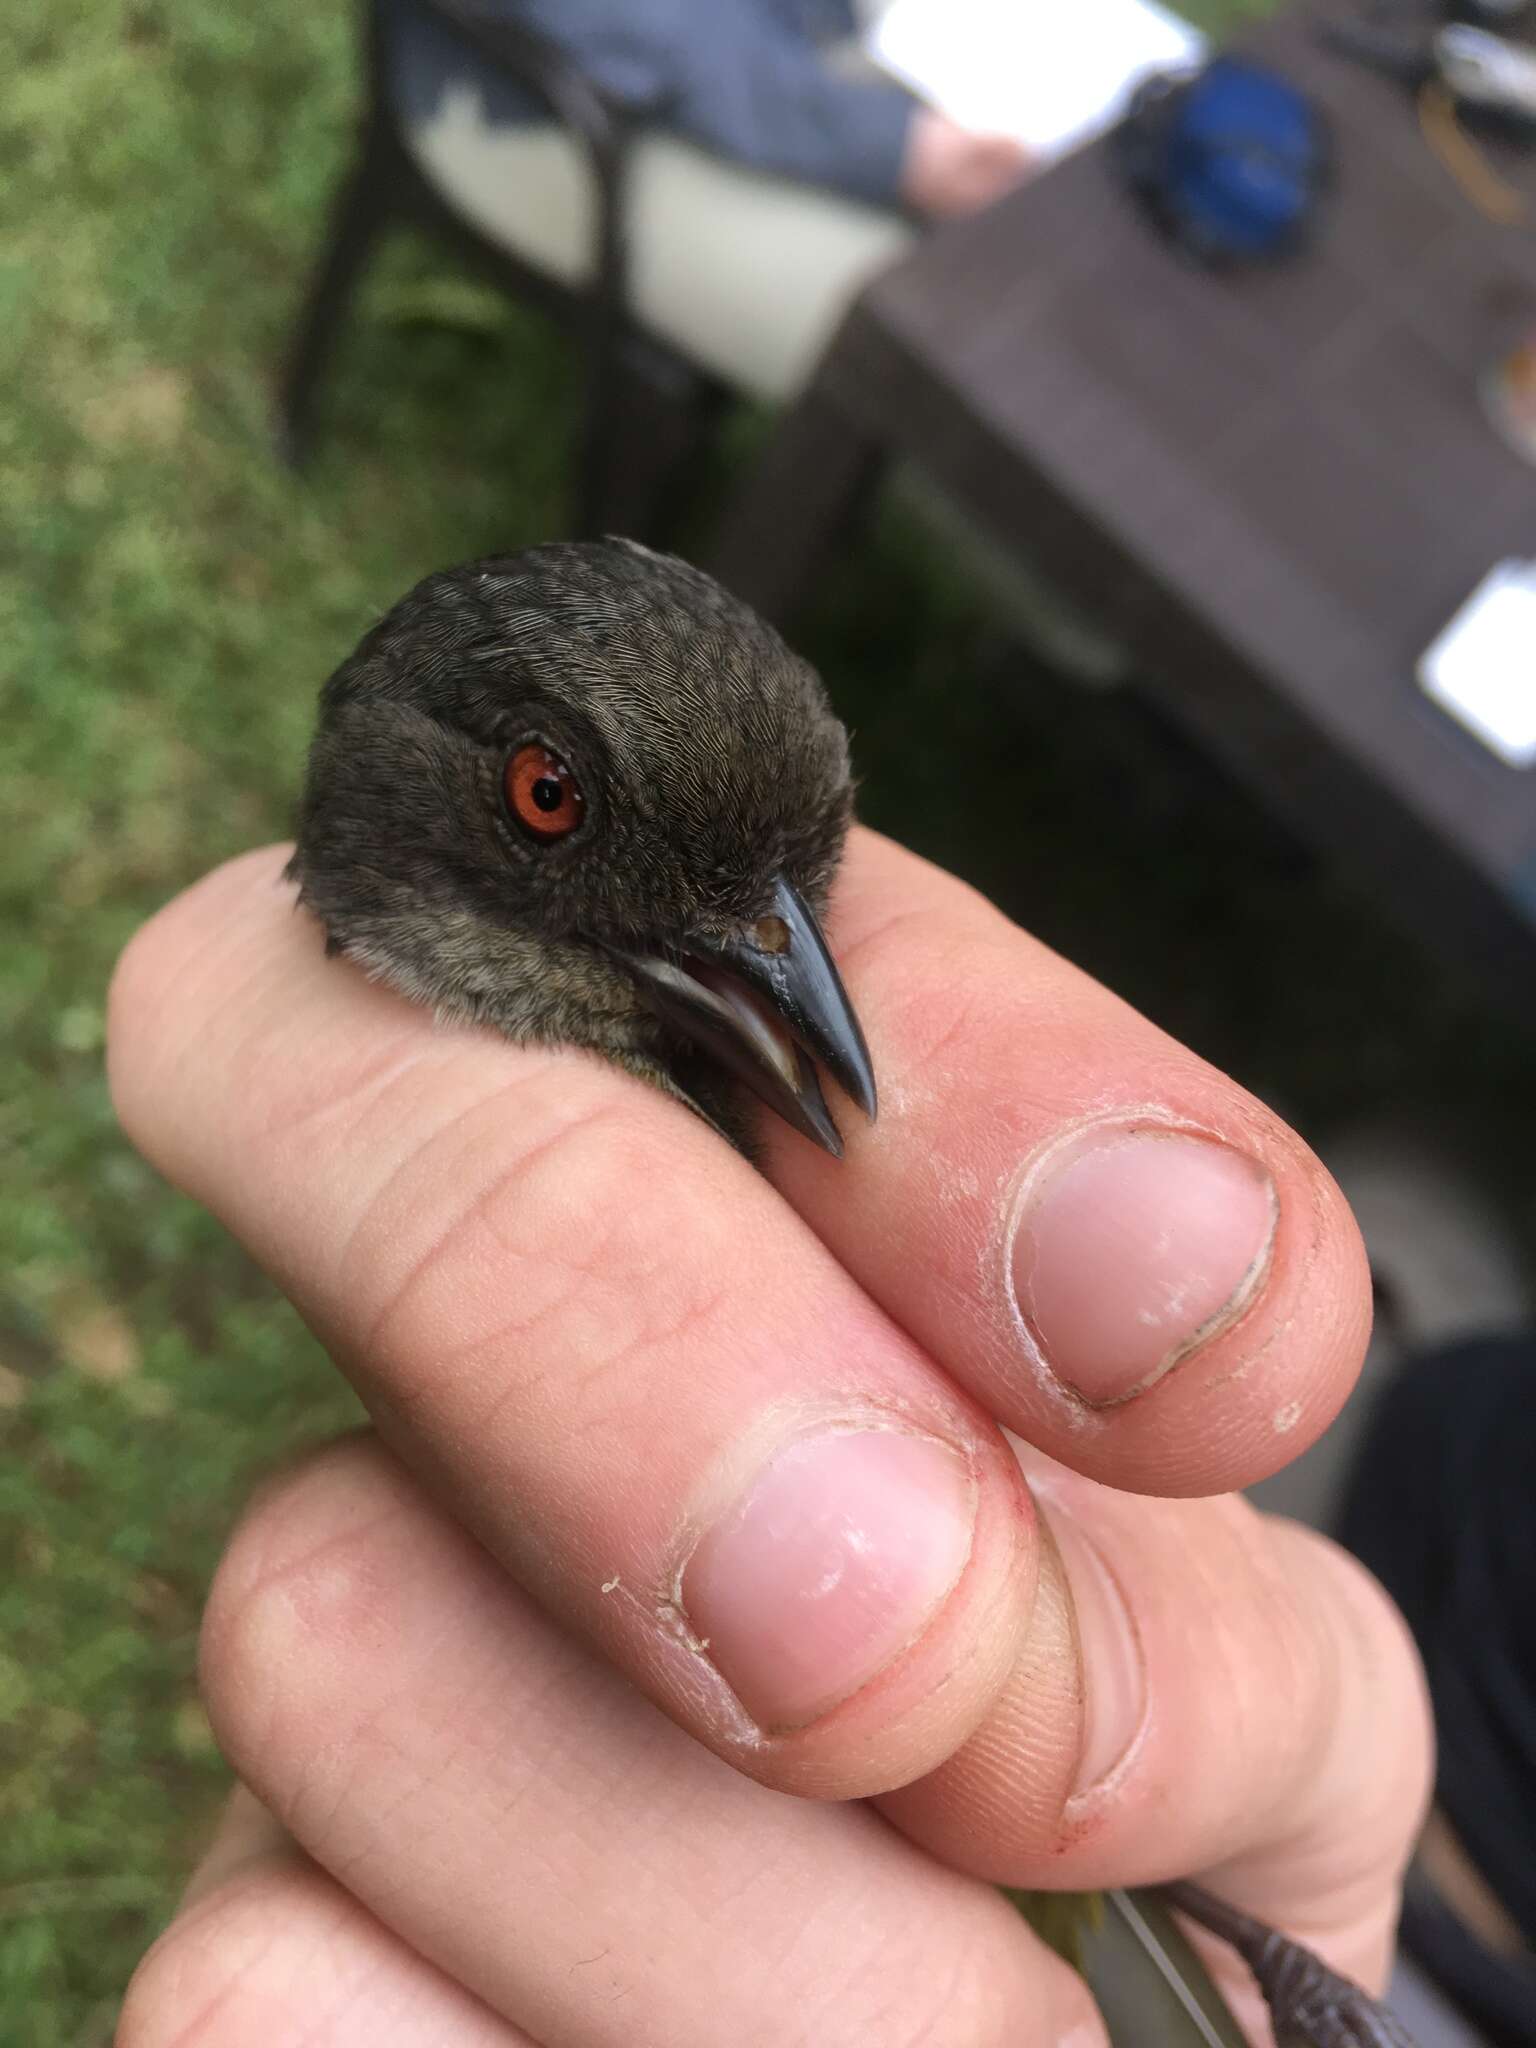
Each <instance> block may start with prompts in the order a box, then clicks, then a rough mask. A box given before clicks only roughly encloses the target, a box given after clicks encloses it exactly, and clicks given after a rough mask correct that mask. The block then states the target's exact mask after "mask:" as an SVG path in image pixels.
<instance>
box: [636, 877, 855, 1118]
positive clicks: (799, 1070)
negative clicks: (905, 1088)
mask: <svg viewBox="0 0 1536 2048" xmlns="http://www.w3.org/2000/svg"><path fill="white" fill-rule="evenodd" d="M624 957H625V961H626V964H627V965H628V966H629V968H630V970H631V972H632V973H633V974H634V975H635V977H636V979H637V980H638V981H639V982H640V984H641V986H642V987H643V988H644V990H645V992H646V995H647V996H648V997H649V999H650V1001H651V1003H652V1004H653V1006H654V1007H655V1009H656V1011H657V1012H658V1014H659V1015H660V1016H661V1017H662V1018H663V1019H664V1020H665V1021H666V1022H667V1023H668V1024H670V1025H671V1026H672V1028H673V1029H674V1030H675V1031H676V1032H678V1033H679V1035H680V1036H682V1037H684V1038H688V1039H691V1040H692V1041H693V1042H694V1044H696V1045H698V1046H699V1047H701V1048H702V1049H703V1050H704V1051H705V1052H708V1053H710V1054H712V1055H713V1057H714V1058H716V1059H717V1060H719V1062H720V1064H721V1065H722V1066H724V1067H726V1068H728V1069H729V1070H730V1072H731V1073H733V1074H734V1075H735V1076H736V1077H737V1079H738V1080H740V1081H744V1082H745V1083H746V1085H747V1086H748V1087H749V1088H751V1089H752V1090H753V1091H754V1093H755V1094H757V1095H759V1096H761V1097H762V1099H763V1101H764V1102H766V1103H767V1104H768V1107H769V1108H770V1109H773V1110H777V1112H778V1114H779V1115H780V1116H781V1117H783V1118H784V1120H785V1122H786V1123H789V1124H793V1126H794V1127H795V1129H796V1130H797V1131H802V1132H804V1134H805V1136H806V1137H808V1138H814V1139H815V1141H816V1143H817V1144H818V1145H822V1146H824V1147H825V1148H826V1150H827V1151H828V1152H830V1153H832V1154H833V1156H834V1157H835V1158H841V1156H842V1150H843V1141H842V1139H841V1137H840V1136H839V1135H838V1129H837V1125H836V1124H835V1123H834V1122H833V1121H832V1115H831V1112H830V1111H829V1110H828V1108H827V1104H826V1098H825V1097H824V1096H823V1094H822V1092H821V1084H820V1082H819V1081H818V1079H817V1076H816V1069H815V1067H814V1065H813V1064H812V1061H813V1059H814V1060H820V1061H821V1063H822V1065H823V1066H824V1067H825V1068H826V1069H827V1071H828V1073H829V1074H831V1075H832V1077H833V1079H834V1080H835V1081H837V1082H838V1083H839V1085H840V1086H841V1087H842V1088H843V1089H844V1091H845V1092H846V1093H847V1094H848V1095H850V1096H851V1097H852V1098H853V1100H854V1102H856V1103H857V1104H858V1106H859V1108H860V1109H862V1110H863V1112H864V1114H865V1115H866V1116H867V1117H869V1118H870V1119H871V1121H873V1119H874V1116H875V1110H876V1103H875V1075H874V1069H873V1067H872V1066H871V1065H870V1059H869V1048H868V1046H867V1045H866V1044H865V1043H864V1033H863V1032H862V1031H861V1030H860V1028H859V1020H858V1018H857V1017H856V1016H855V1015H854V1011H853V1005H852V1004H851V1003H850V1002H849V1000H848V992H847V990H846V989H845V988H844V987H843V984H842V978H841V976H840V975H839V974H838V971H837V969H836V967H835V966H834V965H833V964H832V955H831V954H830V953H829V952H828V951H827V942H826V940H825V939H824V938H823V937H822V934H821V927H820V925H819V924H817V922H816V919H815V918H814V917H813V916H812V914H811V911H810V908H809V906H808V905H807V904H806V902H805V900H804V898H803V897H802V896H801V895H800V894H799V893H798V891H797V890H795V889H794V888H793V887H792V886H791V885H790V884H789V883H788V882H786V881H785V880H783V879H782V877H781V878H780V879H779V880H778V881H777V882H775V884H774V889H773V901H772V904H771V906H770V908H769V909H768V910H767V911H766V912H765V913H764V915H763V916H762V917H760V918H758V920H757V921H756V923H755V924H751V925H748V926H747V927H746V928H745V930H743V931H741V932H739V933H736V934H734V935H733V936H732V937H730V938H729V939H726V940H723V941H722V940H718V939H702V938H701V939H689V940H688V941H686V942H685V944H684V945H683V946H682V947H680V948H679V949H678V951H677V953H676V954H674V955H673V956H672V957H671V958H661V957H658V956H656V955H653V954H644V955H640V954H634V953H629V954H626V955H625V956H624Z"/></svg>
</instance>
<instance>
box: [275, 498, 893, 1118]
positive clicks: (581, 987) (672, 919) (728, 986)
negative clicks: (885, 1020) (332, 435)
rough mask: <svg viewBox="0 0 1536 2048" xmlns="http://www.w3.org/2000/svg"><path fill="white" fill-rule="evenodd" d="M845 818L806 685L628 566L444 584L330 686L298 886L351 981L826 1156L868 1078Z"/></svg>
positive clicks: (756, 621)
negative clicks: (762, 1113)
mask: <svg viewBox="0 0 1536 2048" xmlns="http://www.w3.org/2000/svg"><path fill="white" fill-rule="evenodd" d="M852 815H853V785H852V777H851V773H850V768H849V755H848V740H847V735H846V733H845V731H844V728H843V726H842V724H841V722H840V721H839V720H838V718H837V717H836V716H835V714H834V713H833V711H832V708H831V705H830V703H829V702H828V699H827V693H826V690H825V688H824V687H823V685H822V682H821V680H820V678H819V676H818V675H817V674H816V672H815V671H814V670H813V669H812V668H811V667H810V666H809V665H808V664H807V663H806V662H803V661H801V660H799V659H798V658H797V657H796V656H795V655H793V654H791V652H790V651H789V649H788V648H787V647H786V646H785V644H784V642H783V641H782V640H781V639H780V637H779V635H778V634H777V633H776V632H774V630H773V629H772V628H771V627H770V626H769V625H767V624H766V623H765V622H764V621H763V620H762V619H760V618H759V617H758V616H757V615H756V614H755V613H754V612H752V611H751V610H750V609H749V608H748V607H747V606H746V605H744V604H741V603H740V602H738V600H736V599H735V598H733V597H732V596H731V595H730V594H729V593H728V592H727V591H725V590H724V589H722V588H721V586H720V585H719V584H718V583H716V582H715V581H714V580H713V579H712V578H710V577H708V576H706V575H704V574H703V573H702V572H701V571H700V570H698V569H695V568H692V567H691V566H689V565H688V564H687V563H685V562H682V561H679V560H677V559H676V558H674V557H671V556H666V555H659V554H655V553H653V552H652V551H651V550H649V549H647V548H644V547H642V546H640V545H639V544H638V543H637V542H634V541H628V540H618V539H615V540H608V541H601V542H596V543H581V542H565V543H562V542H552V543H548V544H546V545H544V546H541V547H531V548H527V549H524V550H523V551H522V552H520V553H518V554H515V555H492V556H488V557H486V558H484V559H483V560H479V561H475V562H470V563H467V564H465V565H464V566H462V567H459V568H453V569H445V570H440V571H438V572H437V573H436V574H434V575H430V576H428V577H426V578H425V579H424V580H423V581H422V582H420V583H418V584H417V585H416V587H415V588H414V589H413V590H411V591H410V592H408V593H407V595H406V596H405V597H403V598H402V599H401V601H400V602H399V603H398V604H397V605H395V606H394V608H393V609H392V610H391V611H390V612H389V613H388V614H387V615H386V616H385V617H384V618H383V619H382V620H381V621H380V622H379V623H378V624H377V625H376V626H375V627H374V628H373V629H372V631H371V632H369V633H368V634H366V635H365V636H364V638H363V640H362V642H361V643H360V645H359V646H358V648H357V649H356V651H355V652H354V653H353V654H352V655H351V656H350V658H349V659H348V660H346V661H344V662H343V663H342V664H341V666H340V667H339V668H338V669H337V670H336V672H335V673H334V675H332V676H331V678H330V680H329V681H328V682H327V683H326V685H325V688H324V691H323V693H322V697H321V705H320V717H319V723H318V727H317V731H316V734H315V738H314V742H313V745H312V747H311V749H310V756H309V767H308V773H307V776H306V780H305V786H304V793H303V797H302V801H301V805H300V814H299V824H298V834H297V847H296V851H295V853H294V856H293V860H292V862H291V865H290V869H289V873H290V876H291V878H292V879H293V880H294V881H296V882H297V884H298V887H299V895H300V901H301V902H302V903H303V904H304V905H305V906H306V907H307V908H308V909H309V910H311V911H312V912H313V913H314V914H315V916H316V917H318V918H319V920H320V922H321V924H322V925H323V926H324V927H325V931H326V934H327V943H328V945H329V947H330V948H331V950H332V951H333V952H338V953H344V954H347V955H349V956H350V957H351V958H352V959H353V960H355V961H356V962H357V964H358V965H359V966H360V967H362V968H363V969H364V970H365V971H366V972H367V973H369V974H371V975H373V976H375V977H376V978H378V979H380V980H382V981H384V982H387V983H389V984H391V985H392V986H393V987H395V988H396V989H398V990H399V991H400V992H401V993H403V994H404V995H406V996H407V997H410V998H412V999H414V1000H416V1001H419V1002H423V1003H426V1004H429V1005H430V1006H431V1007H432V1008H433V1009H434V1010H436V1011H437V1012H438V1013H439V1014H441V1015H444V1016H448V1017H453V1018H458V1019H463V1020H467V1021H471V1022H476V1023H482V1024H486V1025H489V1026H491V1027H493V1028H494V1029H496V1030H499V1031H500V1032H502V1033H503V1034H504V1035H505V1036H506V1037H508V1038H511V1039H513V1040H516V1041H517V1042H518V1043H520V1044H544V1045H570V1046H576V1047H580V1048H584V1049H585V1050H587V1051H589V1052H592V1053H595V1054H598V1055H600V1056H603V1057H606V1058H607V1059H609V1060H611V1061H613V1062H615V1063H616V1064H617V1065H619V1066H621V1067H623V1068H625V1069H627V1070H628V1071H629V1072H631V1073H633V1074H636V1075H638V1076H639V1077H640V1078H642V1079H644V1080H646V1081H649V1082H651V1083H652V1084H653V1085H654V1086H656V1087H658V1088H661V1089H663V1090H664V1091H665V1092H666V1093H668V1094H670V1095H673V1096H676V1097H678V1098H679V1099H681V1100H682V1101H683V1102H685V1103H686V1104H687V1105H688V1106H689V1107H690V1108H692V1109H694V1110H695V1111H697V1112H698V1113H699V1114H700V1115H701V1116H703V1117H705V1118H706V1119H707V1120H708V1121H709V1122H711V1123H713V1124H714V1125H716V1127H717V1128H718V1129H719V1130H720V1131H721V1132H722V1133H723V1134H724V1135H725V1136H726V1137H728V1138H729V1139H730V1141H731V1142H732V1143H733V1144H735V1145H736V1146H737V1147H738V1149H741V1150H744V1151H748V1152H751V1151H753V1150H754V1145H753V1140H752V1136H751V1122H750V1118H749V1116H748V1115H747V1114H746V1113H745V1111H744V1109H743V1107H742V1105H741V1102H740V1098H739V1095H738V1093H737V1091H736V1090H735V1089H734V1088H733V1087H732V1086H731V1082H732V1081H733V1080H734V1081H738V1082H744V1083H745V1084H746V1086H747V1087H748V1088H749V1089H750V1090H752V1091H754V1092H755V1093H756V1094H757V1095H758V1096H760V1097H761V1098H762V1099H763V1100H764V1101H765V1102H766V1103H767V1104H768V1105H769V1107H770V1108H771V1109H773V1110H775V1111H776V1112H777V1113H778V1115H779V1116H780V1117H782V1118H783V1119H785V1120H786V1121H787V1122H788V1123H790V1124H791V1125H792V1126H793V1127H794V1128H795V1129H797V1130H799V1131H801V1132H803V1133H804V1134H805V1135H806V1136H807V1137H809V1138H811V1139H812V1140H813V1141H814V1142H815V1143H817V1144H819V1145H821V1146H822V1147H823V1148H824V1149H826V1150H827V1151H829V1152H832V1153H834V1154H840V1153H841V1150H842V1137H841V1132H840V1131H839V1128H838V1125H837V1123H836V1122H835V1120H834V1118H833V1115H832V1113H831V1111H830V1109H829V1108H828V1105H827V1101H826V1096H825V1093H824V1091H823V1089H822V1086H821V1082H820V1077H819V1072H818V1067H819V1068H821V1069H824V1070H825V1071H826V1073H827V1074H828V1075H830V1076H831V1077H832V1078H833V1079H834V1080H835V1081H836V1082H837V1084H838V1085H839V1087H840V1088H841V1089H842V1090H843V1092H844V1093H845V1094H846V1095H847V1096H848V1098H849V1099H850V1100H851V1101H852V1102H853V1103H854V1105H855V1106H856V1107H857V1108H858V1109H859V1110H860V1111H862V1112H863V1114H865V1115H866V1116H868V1117H871V1118H872V1117H874V1116H875V1114H876V1110H877V1103H876V1093H875V1080H874V1071H873V1068H872V1066H871V1063H870V1056H869V1049H868V1046H867V1044H866V1043H865V1039H864V1034H863V1032H862V1030H861V1029H860V1026H859V1023H858V1019H857V1018H856V1016H855V1014H854V1011H853V1006H852V1004H851V1003H850V1002H849V1000H848V996H847V992H846V991H845V989H844V988H843V984H842V981H841V978H840V976H839V975H838V972H837V969H836V967H835V966H834V964H833V961H832V956H831V953H830V952H829V950H828V947H827V943H826V940H825V938H824V937H823V935H822V930H821V924H820V917H821V915H822V913H823V912H824V911H825V907H826V900H827V893H828V890H829V888H830V886H831V882H832V877H833V874H834V872H835V871H836V868H837V864H838V861H839V859H840V858H841V855H842V850H843V844H844V841H845V840H846V838H847V834H848V828H849V824H850V822H851V819H852Z"/></svg>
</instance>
